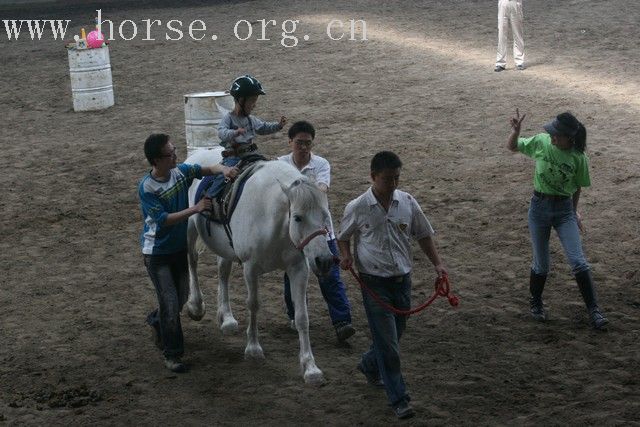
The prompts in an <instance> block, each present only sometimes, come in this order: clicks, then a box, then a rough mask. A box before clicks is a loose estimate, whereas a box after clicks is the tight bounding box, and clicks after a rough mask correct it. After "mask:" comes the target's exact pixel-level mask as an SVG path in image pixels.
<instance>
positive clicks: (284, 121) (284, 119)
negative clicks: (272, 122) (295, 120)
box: [278, 116, 287, 129]
mask: <svg viewBox="0 0 640 427" xmlns="http://www.w3.org/2000/svg"><path fill="white" fill-rule="evenodd" d="M278 123H279V124H280V128H281V129H282V128H283V127H284V125H286V124H287V118H286V117H285V116H280V121H279V122H278Z"/></svg>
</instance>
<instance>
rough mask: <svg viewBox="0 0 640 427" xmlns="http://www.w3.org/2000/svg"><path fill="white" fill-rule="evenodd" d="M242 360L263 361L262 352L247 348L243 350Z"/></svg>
mask: <svg viewBox="0 0 640 427" xmlns="http://www.w3.org/2000/svg"><path fill="white" fill-rule="evenodd" d="M244 358H245V359H246V360H254V361H261V360H264V352H263V351H262V348H260V347H247V348H246V349H245V350H244Z"/></svg>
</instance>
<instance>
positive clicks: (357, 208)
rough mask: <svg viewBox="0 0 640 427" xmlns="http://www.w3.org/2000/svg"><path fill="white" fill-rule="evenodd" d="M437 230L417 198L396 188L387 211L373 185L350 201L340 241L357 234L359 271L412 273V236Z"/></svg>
mask: <svg viewBox="0 0 640 427" xmlns="http://www.w3.org/2000/svg"><path fill="white" fill-rule="evenodd" d="M434 234H435V232H434V231H433V228H432V227H431V224H430V223H429V220H428V219H427V217H426V216H425V214H424V212H422V209H421V208H420V205H419V204H418V202H417V201H416V199H414V198H413V196H411V194H409V193H405V192H404V191H400V190H395V191H394V193H393V201H392V202H391V205H390V206H389V210H388V211H385V210H384V208H383V207H382V205H380V203H379V202H378V200H377V199H376V198H375V196H374V195H373V191H372V190H371V188H369V190H367V191H366V192H365V193H364V194H362V195H361V196H360V197H358V198H356V199H354V200H352V201H351V202H349V204H347V207H346V208H345V210H344V216H343V218H342V223H341V224H340V233H338V240H350V239H351V237H352V236H353V237H354V249H353V251H354V258H355V264H356V268H357V269H358V271H360V272H361V273H365V274H371V275H374V276H380V277H392V276H401V275H404V274H407V273H409V272H411V268H412V265H413V263H412V256H411V238H414V239H416V240H420V239H423V238H425V237H427V236H432V235H434Z"/></svg>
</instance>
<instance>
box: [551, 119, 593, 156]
mask: <svg viewBox="0 0 640 427" xmlns="http://www.w3.org/2000/svg"><path fill="white" fill-rule="evenodd" d="M556 119H557V120H558V121H559V122H560V123H562V124H563V125H565V126H566V127H567V129H571V130H573V135H567V136H568V137H569V138H570V139H571V142H572V143H573V148H575V149H576V150H578V151H579V152H581V153H584V150H585V149H586V148H587V129H586V128H585V127H584V125H583V124H582V123H580V121H579V120H578V119H576V117H575V116H574V115H573V114H571V113H570V112H568V111H566V112H564V113H562V114H558V115H557V116H556Z"/></svg>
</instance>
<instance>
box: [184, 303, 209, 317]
mask: <svg viewBox="0 0 640 427" xmlns="http://www.w3.org/2000/svg"><path fill="white" fill-rule="evenodd" d="M205 313H206V310H205V306H204V303H202V305H201V306H200V307H195V306H194V305H192V304H189V303H187V314H188V315H189V317H190V318H191V319H192V320H195V321H196V322H197V321H199V320H202V318H203V317H204V314H205Z"/></svg>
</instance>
